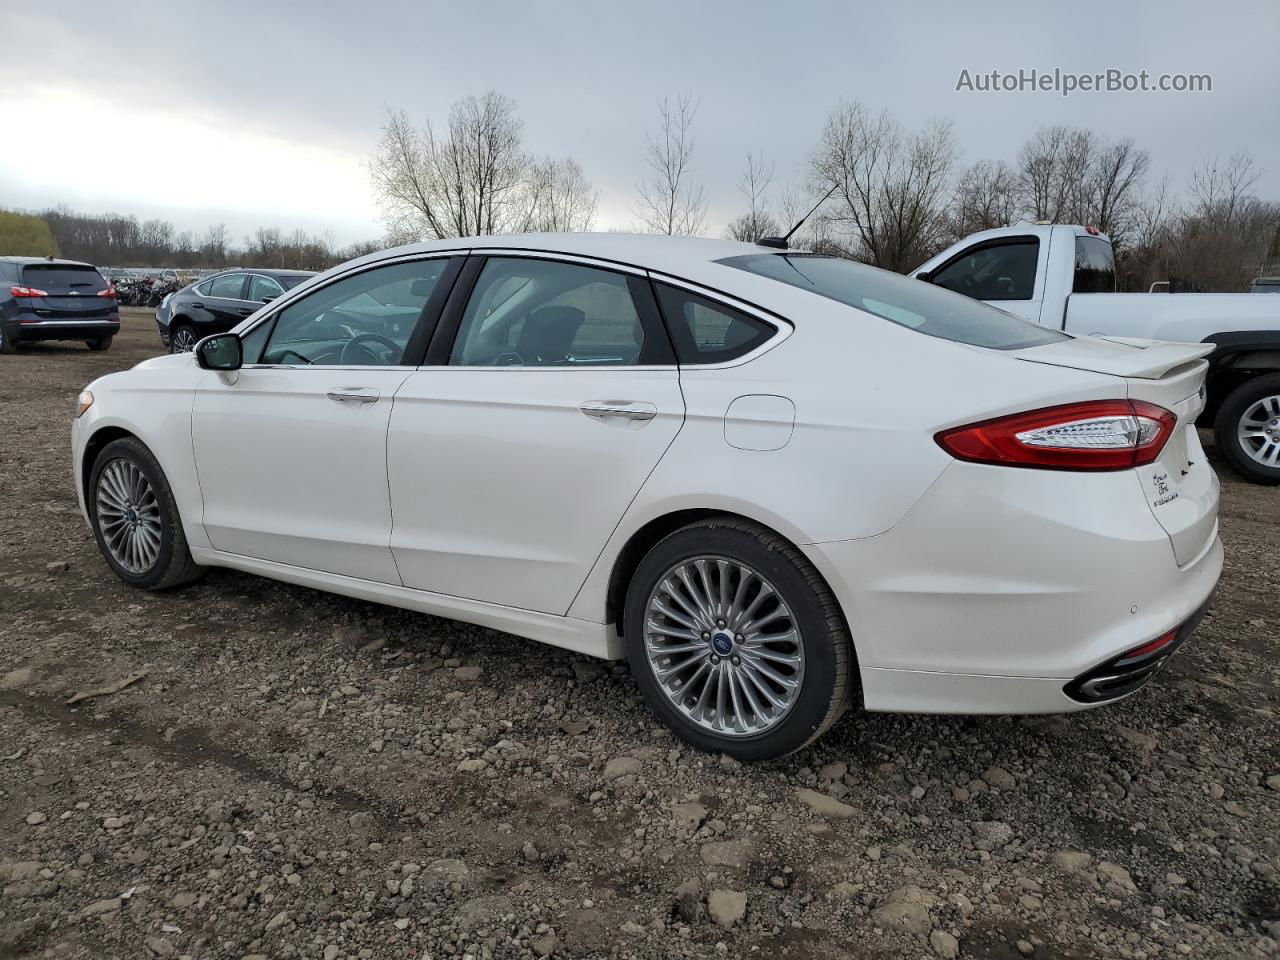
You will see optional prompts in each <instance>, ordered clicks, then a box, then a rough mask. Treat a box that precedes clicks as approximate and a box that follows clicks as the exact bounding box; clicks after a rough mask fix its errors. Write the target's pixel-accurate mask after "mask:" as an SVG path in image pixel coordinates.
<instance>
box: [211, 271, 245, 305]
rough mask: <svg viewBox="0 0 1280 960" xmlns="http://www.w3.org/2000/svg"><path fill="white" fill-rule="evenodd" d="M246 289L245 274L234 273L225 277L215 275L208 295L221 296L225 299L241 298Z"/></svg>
mask: <svg viewBox="0 0 1280 960" xmlns="http://www.w3.org/2000/svg"><path fill="white" fill-rule="evenodd" d="M242 290H244V274H242V273H232V274H228V275H227V276H225V277H214V278H213V279H212V280H210V281H209V283H208V285H207V287H206V289H205V296H206V297H221V298H223V299H225V300H239V299H240V298H241V296H242V294H241V291H242Z"/></svg>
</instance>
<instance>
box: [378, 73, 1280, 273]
mask: <svg viewBox="0 0 1280 960" xmlns="http://www.w3.org/2000/svg"><path fill="white" fill-rule="evenodd" d="M697 115H698V103H697V101H696V100H695V99H694V98H693V97H692V96H690V95H688V94H685V95H682V96H680V97H677V98H675V99H674V100H672V99H664V100H662V101H661V102H660V103H659V104H658V114H657V122H656V124H655V126H654V128H653V129H652V130H650V131H649V132H648V134H647V136H646V139H645V142H644V143H643V144H639V143H638V144H637V149H638V150H639V151H640V153H639V156H640V158H641V160H642V162H643V166H644V172H643V174H642V175H641V177H640V178H639V180H638V181H637V183H636V187H635V196H634V203H633V213H634V215H635V218H636V220H635V224H634V226H635V227H636V228H637V229H640V230H646V231H649V232H653V233H666V234H682V235H690V236H697V235H700V234H703V233H705V232H706V230H707V228H708V214H707V210H708V205H709V199H708V189H707V186H706V181H705V180H704V179H703V178H702V177H700V176H699V175H698V167H697V164H696V163H695V152H696V151H695V147H696V138H695V128H696V123H695V121H696V118H697ZM523 134H524V124H523V121H522V120H521V119H520V117H519V115H518V113H517V111H516V106H515V103H514V101H512V100H511V99H509V98H507V97H505V96H502V95H501V94H498V93H496V92H489V93H487V94H485V95H484V96H483V97H481V98H476V97H467V98H465V99H463V100H461V101H459V102H458V103H456V104H454V106H453V108H452V110H451V111H450V114H449V117H448V120H447V123H446V124H445V125H443V126H442V127H441V128H440V129H438V130H437V129H436V128H435V127H433V126H432V124H431V123H430V122H428V123H426V124H425V126H424V127H423V128H422V129H420V130H419V129H415V128H414V127H413V126H411V124H410V123H409V121H408V119H407V118H406V116H405V115H404V113H402V112H393V113H391V114H390V115H389V117H388V119H387V122H386V124H385V125H384V128H383V138H382V141H381V142H380V144H379V146H378V149H377V151H376V152H375V154H374V156H373V158H372V160H371V162H370V170H371V172H372V180H373V187H374V192H375V194H376V196H377V197H378V200H379V203H380V205H381V207H382V210H383V213H384V216H385V218H386V222H387V227H388V233H389V235H391V236H393V237H395V238H396V239H397V240H408V239H434V238H442V237H452V236H461V235H464V234H468V233H505V232H511V231H516V230H527V229H558V230H564V229H578V230H582V229H589V228H590V226H591V223H592V221H593V215H594V211H595V198H596V194H595V191H594V190H593V188H592V186H591V183H590V181H589V180H588V179H587V177H586V175H585V173H583V171H582V170H581V168H580V167H579V166H578V165H577V163H575V162H574V161H573V160H572V159H571V158H567V157H566V158H560V159H558V160H551V159H550V158H545V159H543V160H537V159H535V158H532V157H530V156H529V155H528V154H527V153H526V152H525V150H524V147H523ZM815 134H816V141H815V143H814V146H813V147H812V148H811V149H810V151H809V153H808V156H807V157H806V159H805V161H804V162H803V163H802V164H801V165H800V166H799V167H798V168H797V169H796V170H794V171H792V173H791V176H790V177H788V178H787V183H786V185H782V186H779V185H777V183H776V179H775V173H776V171H775V168H774V165H773V164H772V163H770V162H769V161H768V160H767V158H766V157H765V155H764V154H763V153H762V152H760V151H751V152H748V153H746V162H745V167H744V169H743V171H742V173H741V175H740V177H739V178H738V179H737V183H736V187H737V192H738V193H739V194H740V195H741V198H742V212H741V214H740V215H739V216H737V217H735V218H734V219H733V220H732V221H731V222H730V223H729V225H728V227H727V229H726V233H727V235H728V236H730V237H733V238H735V239H739V240H749V241H754V240H757V239H759V238H760V237H762V236H770V235H780V234H783V233H785V232H786V231H787V230H788V229H789V228H790V226H791V225H792V224H794V223H796V222H797V221H798V220H799V219H800V217H801V216H802V215H803V214H804V213H806V212H807V211H808V210H809V209H810V208H811V207H813V206H814V203H815V202H816V201H817V200H819V199H820V198H823V197H826V198H827V199H826V200H824V201H823V202H822V203H821V205H820V206H819V208H818V209H817V210H816V211H815V212H814V214H813V215H812V216H811V217H810V218H809V220H808V221H807V223H806V225H805V227H804V228H803V230H802V231H801V232H800V234H799V235H798V241H797V243H796V245H801V246H805V247H807V248H809V249H813V250H818V251H823V252H827V253H831V254H835V255H838V256H844V257H849V258H851V259H855V260H860V261H863V262H866V263H870V264H874V265H875V266H879V267H884V268H887V269H890V270H896V271H899V272H906V271H909V270H911V269H912V268H914V267H916V266H918V265H919V264H920V263H922V262H923V261H925V260H927V259H928V258H929V257H931V256H933V255H934V254H935V253H937V252H938V251H940V250H942V249H943V248H945V247H946V246H948V245H950V244H951V243H953V242H955V241H956V240H957V239H960V238H961V237H964V236H967V235H968V234H970V233H973V232H975V231H978V230H985V229H989V228H992V227H1001V226H1007V225H1010V224H1014V223H1016V222H1018V221H1019V220H1023V219H1026V220H1046V221H1050V222H1055V223H1081V224H1085V225H1087V226H1095V227H1097V228H1098V229H1099V230H1101V231H1103V232H1104V233H1107V234H1108V235H1109V236H1110V237H1111V239H1112V241H1113V243H1114V245H1115V249H1116V253H1117V262H1118V267H1119V272H1120V283H1121V288H1122V289H1127V290H1145V289H1147V287H1148V286H1149V285H1150V284H1151V283H1152V282H1154V281H1157V280H1175V281H1181V282H1182V283H1183V284H1185V285H1186V286H1188V287H1190V288H1193V289H1194V288H1199V289H1203V290H1227V291H1232V290H1243V289H1245V287H1246V286H1247V284H1248V281H1249V280H1250V279H1251V278H1252V277H1254V276H1256V275H1257V274H1258V272H1259V271H1261V270H1264V269H1266V268H1267V265H1268V264H1274V263H1275V262H1276V261H1280V205H1277V204H1276V203H1274V202H1270V201H1264V200H1262V199H1260V198H1258V197H1257V196H1256V195H1255V194H1254V193H1253V187H1254V185H1255V184H1256V183H1257V181H1258V179H1259V177H1260V176H1261V172H1262V171H1260V170H1259V169H1258V168H1257V167H1256V166H1255V164H1254V162H1253V160H1252V159H1251V158H1249V157H1248V156H1246V155H1241V154H1238V155H1235V156H1232V157H1230V158H1228V159H1226V160H1220V159H1219V158H1217V157H1214V158H1212V159H1207V160H1205V161H1204V162H1203V163H1201V164H1200V165H1199V166H1197V167H1196V169H1195V170H1194V171H1193V172H1192V174H1191V176H1190V179H1189V181H1188V182H1187V183H1186V184H1185V187H1184V189H1183V190H1181V191H1179V192H1175V190H1174V189H1173V188H1172V187H1171V185H1170V183H1169V181H1168V180H1167V179H1164V180H1161V181H1159V182H1154V183H1153V182H1152V181H1151V178H1150V176H1149V173H1150V169H1151V157H1150V155H1149V153H1148V152H1147V151H1146V150H1143V149H1141V148H1140V147H1139V145H1138V144H1137V143H1136V142H1135V141H1134V140H1133V139H1132V138H1128V137H1124V138H1120V139H1118V140H1110V139H1107V138H1106V137H1103V136H1101V135H1099V134H1097V133H1095V132H1093V131H1091V130H1086V129H1080V128H1073V127H1066V126H1050V127H1044V128H1042V129H1040V130H1037V131H1036V132H1035V133H1034V134H1033V135H1032V136H1031V137H1030V138H1029V139H1028V140H1027V142H1026V143H1025V144H1024V145H1023V147H1022V149H1021V150H1020V151H1019V152H1018V154H1017V155H1016V156H1015V157H1013V158H1009V159H983V160H979V161H977V162H976V163H972V164H969V165H967V166H966V165H964V164H963V163H962V162H961V160H960V156H959V151H958V149H957V146H956V143H955V137H954V133H953V128H952V125H951V123H950V122H948V121H936V122H933V123H930V124H928V125H927V126H925V127H924V128H923V129H919V130H911V129H907V128H905V127H904V126H903V125H902V124H900V123H898V122H897V121H896V120H895V119H894V118H893V117H892V116H890V115H889V114H888V113H887V112H882V113H879V114H875V113H873V112H871V111H870V110H868V109H867V108H866V107H865V106H864V105H862V104H860V103H841V104H839V105H838V106H837V107H836V108H835V109H834V110H833V111H832V112H831V113H830V115H829V116H828V117H827V120H826V122H825V124H824V125H823V127H822V129H821V130H819V131H815ZM718 180H719V182H720V183H727V182H729V181H730V180H731V177H730V176H727V175H723V174H722V175H721V176H720V177H719V178H718ZM548 197H554V198H559V201H560V204H559V205H557V204H548V203H546V200H545V198H548ZM565 210H569V211H573V212H572V213H565V212H563V211H565ZM1276 266H1277V268H1280V265H1276Z"/></svg>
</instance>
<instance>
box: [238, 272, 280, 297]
mask: <svg viewBox="0 0 1280 960" xmlns="http://www.w3.org/2000/svg"><path fill="white" fill-rule="evenodd" d="M282 293H284V289H283V288H282V287H281V286H280V284H278V283H276V282H275V281H274V280H272V279H271V278H270V277H264V276H262V275H261V274H258V273H255V274H254V275H253V276H252V277H250V278H249V296H248V298H247V299H249V300H252V301H253V302H254V303H266V302H267V298H268V297H278V296H280V294H282Z"/></svg>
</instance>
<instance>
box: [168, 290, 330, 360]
mask: <svg viewBox="0 0 1280 960" xmlns="http://www.w3.org/2000/svg"><path fill="white" fill-rule="evenodd" d="M311 276H314V274H312V273H309V272H307V271H305V270H226V271H224V272H222V273H217V274H214V275H213V276H211V277H206V278H205V279H203V280H200V281H198V282H196V283H193V284H190V285H188V286H186V287H183V288H182V289H181V290H176V291H174V292H173V293H171V294H170V295H169V296H167V297H165V298H164V300H163V301H162V302H161V303H160V306H159V307H157V308H156V326H157V327H158V328H159V330H160V340H161V341H162V342H163V343H164V345H165V346H166V347H167V348H168V349H169V352H170V353H189V352H190V351H191V349H192V348H193V347H194V346H195V345H196V342H197V341H198V340H200V339H201V338H202V337H207V336H209V335H210V334H213V333H224V332H226V331H227V330H230V329H231V328H232V327H234V326H235V325H236V324H238V323H239V322H240V321H241V320H243V319H244V318H245V317H247V316H249V314H251V313H253V312H254V311H255V310H257V309H258V308H259V307H261V306H262V305H263V304H264V303H270V302H271V301H272V300H275V299H276V298H277V297H280V296H283V295H284V292H285V291H286V290H292V289H293V288H294V287H296V286H297V285H298V284H300V283H301V282H302V281H303V280H306V279H307V278H309V277H311Z"/></svg>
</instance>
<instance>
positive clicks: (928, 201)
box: [810, 103, 955, 272]
mask: <svg viewBox="0 0 1280 960" xmlns="http://www.w3.org/2000/svg"><path fill="white" fill-rule="evenodd" d="M954 153H955V150H954V143H953V139H952V135H951V127H950V124H949V123H945V122H935V123H932V124H930V125H929V126H928V127H926V128H925V129H924V130H922V131H919V132H917V133H907V132H905V131H903V130H902V129H901V128H900V127H899V126H898V125H897V124H896V123H895V122H894V121H893V120H892V119H891V118H890V117H889V115H888V114H887V113H881V114H880V115H879V116H876V117H872V116H870V115H869V114H868V112H867V110H866V109H865V108H864V107H863V106H862V105H861V104H860V103H842V104H841V105H840V106H839V107H837V108H836V110H835V111H834V112H833V113H832V114H831V116H830V117H828V119H827V123H826V126H825V128H824V129H823V133H822V139H821V141H820V142H819V145H818V149H817V152H816V153H815V154H814V156H813V158H812V160H811V162H810V173H811V180H812V185H813V188H814V193H816V194H819V195H821V194H822V193H826V192H827V191H828V190H831V189H833V188H834V194H833V196H832V198H831V202H829V203H828V204H827V209H826V213H825V220H826V221H827V222H828V223H829V224H831V225H833V226H834V227H835V228H837V229H838V230H842V231H844V232H845V233H846V234H847V235H848V236H849V238H850V240H851V241H852V248H853V250H854V253H855V255H856V256H857V257H858V258H859V259H862V260H865V261H867V262H868V263H873V264H875V265H876V266H879V267H885V268H887V269H890V270H897V271H899V272H901V271H905V270H909V269H910V268H911V267H914V266H915V265H916V264H918V263H919V262H920V261H921V260H924V259H927V258H928V256H929V255H930V254H932V253H933V252H934V251H936V250H937V248H938V247H939V246H941V245H942V243H943V242H944V240H945V236H946V210H947V203H946V189H947V181H948V178H949V175H950V171H951V163H952V157H953V155H954Z"/></svg>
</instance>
